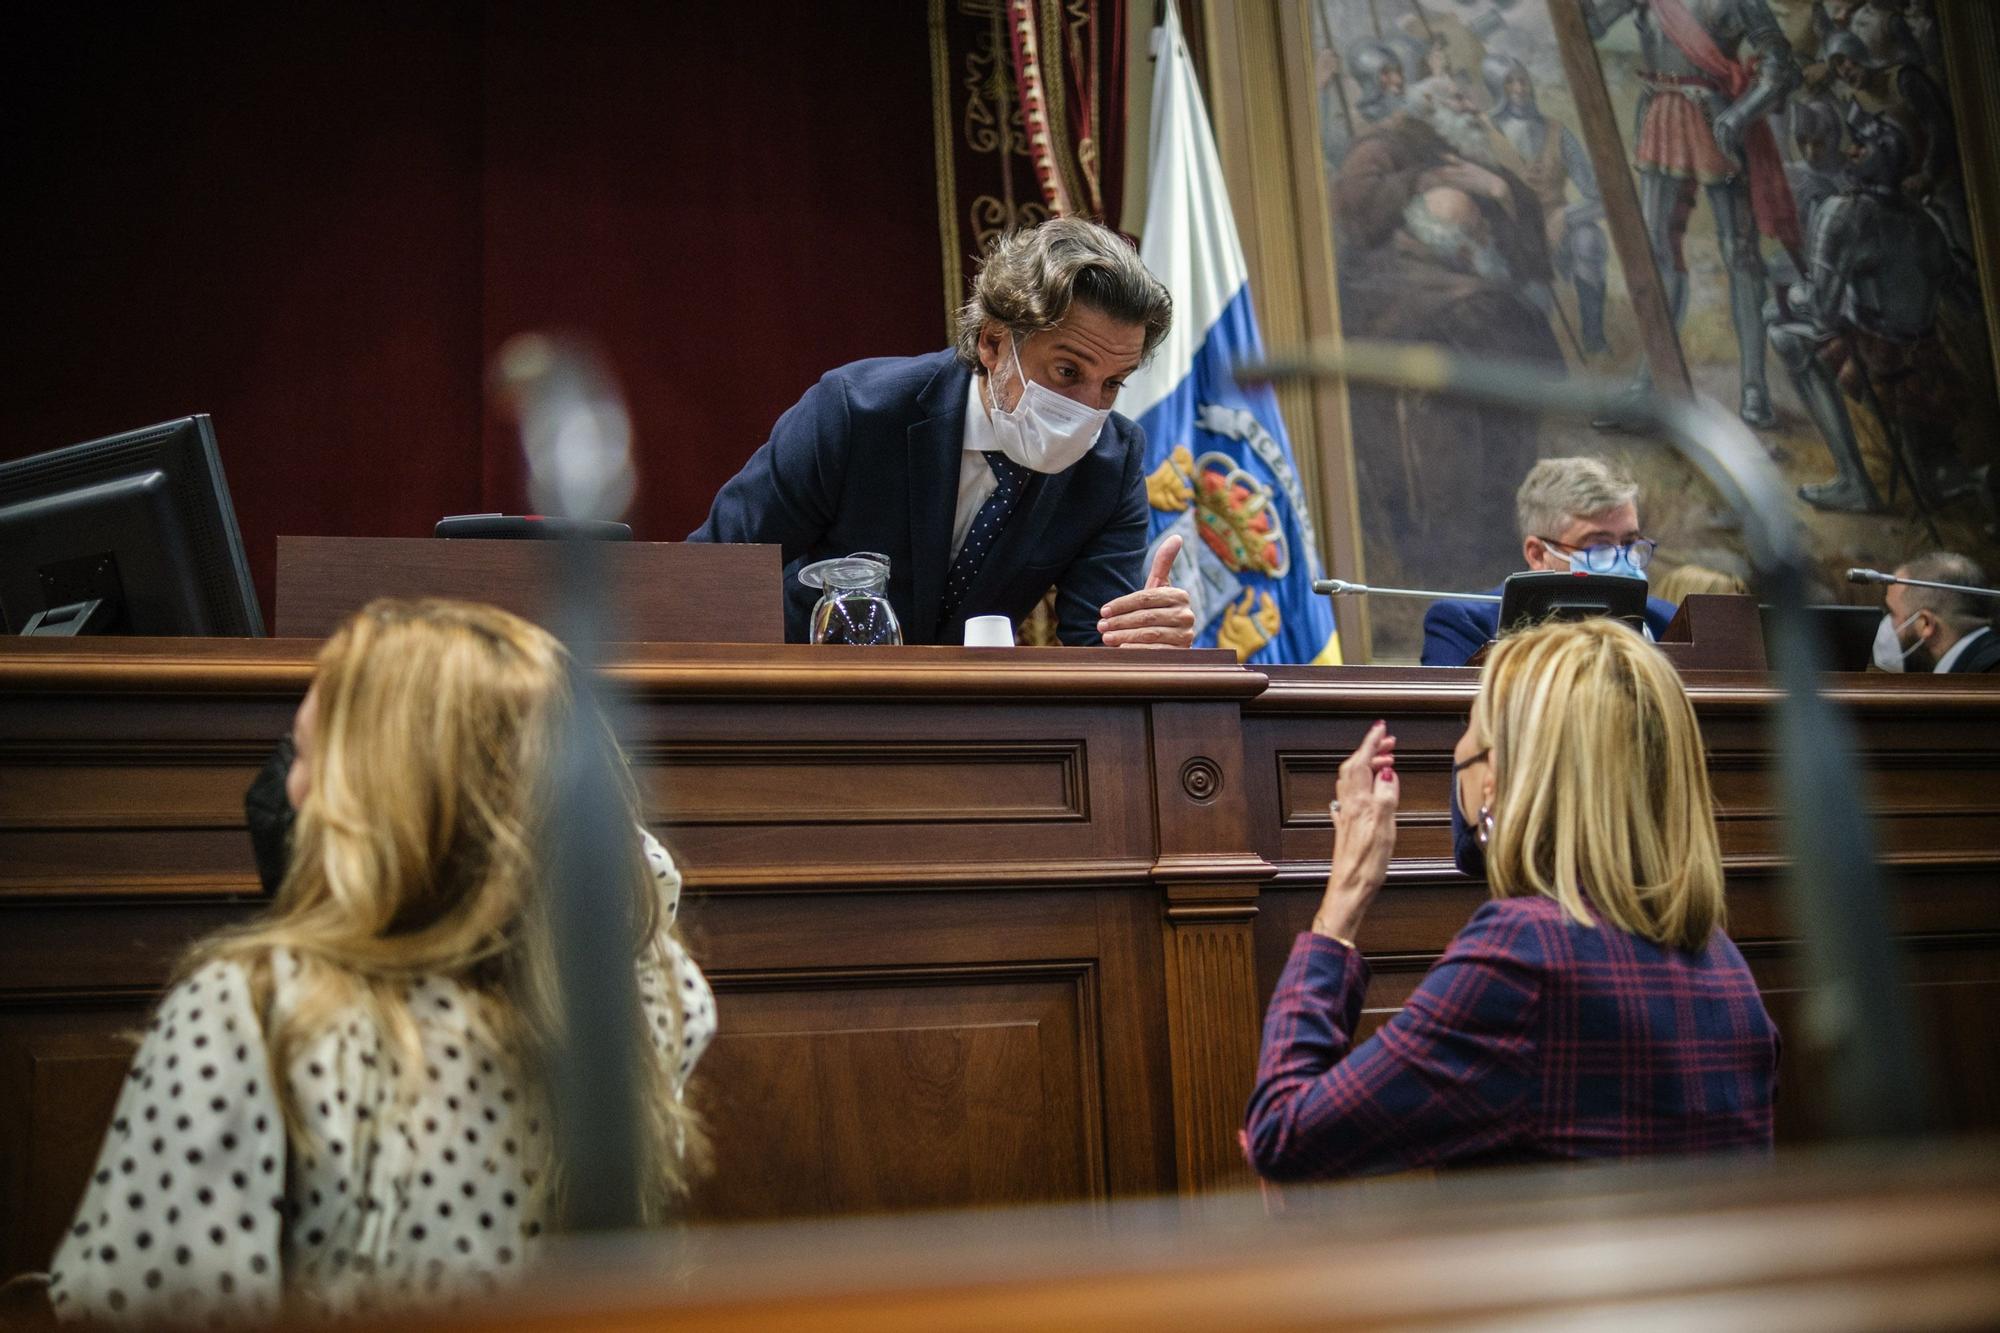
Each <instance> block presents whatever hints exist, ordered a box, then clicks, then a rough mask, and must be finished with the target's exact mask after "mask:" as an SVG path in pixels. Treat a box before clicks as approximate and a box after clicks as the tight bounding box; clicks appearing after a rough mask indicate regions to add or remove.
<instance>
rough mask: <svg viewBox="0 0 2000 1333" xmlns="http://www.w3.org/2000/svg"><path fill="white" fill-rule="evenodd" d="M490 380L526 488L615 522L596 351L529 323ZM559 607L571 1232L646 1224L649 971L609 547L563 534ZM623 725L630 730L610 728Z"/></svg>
mask: <svg viewBox="0 0 2000 1333" xmlns="http://www.w3.org/2000/svg"><path fill="white" fill-rule="evenodd" d="M494 388H495V390H496V392H497V393H499V394H500V395H502V396H504V398H505V399H506V400H507V402H508V406H510V407H511V408H512V409H513V411H514V414H515V416H516V418H517V420H518V421H519V423H520V427H521V438H522V445H523V447H524V449H525V451H526V454H527V458H528V472H529V477H528V485H529V497H530V499H531V501H532V503H533V504H534V506H535V508H536V509H537V510H538V511H539V512H541V513H544V514H551V515H558V516H560V517H563V518H584V519H616V518H619V517H621V516H622V515H623V514H624V512H625V509H626V506H627V505H629V504H630V503H631V498H632V492H633V476H632V465H631V436H632V431H631V423H630V420H629V418H628V417H627V416H626V413H625V408H624V404H623V402H622V400H621V399H620V397H619V394H618V390H617V387H616V385H615V384H614V382H613V380H612V378H611V375H610V373H609V372H608V371H607V370H606V369H605V367H604V366H603V364H602V362H601V361H600V360H599V359H598V358H597V356H596V355H595V354H594V353H593V352H592V351H591V350H590V349H589V348H587V347H585V346H583V345H581V344H578V343H574V342H568V341H560V340H557V339H553V338H549V337H545V336H542V335H538V334H523V335H521V336H518V337H515V338H513V339H510V340H509V341H508V342H507V343H506V344H505V345H504V346H503V347H501V349H500V351H499V353H498V355H497V357H496V359H495V367H494ZM548 545H549V546H550V547H552V548H555V549H553V550H552V555H553V557H554V560H555V576H556V586H557V589H558V595H559V605H560V608H561V610H560V611H559V613H558V614H557V615H556V616H555V617H553V618H552V619H553V620H554V621H555V623H554V624H552V625H551V626H550V627H549V628H550V629H552V630H553V631H554V632H555V634H556V636H557V637H558V638H560V639H561V640H562V641H563V643H564V644H565V645H566V646H567V647H568V649H569V656H570V668H569V669H570V682H569V684H570V691H571V697H572V699H573V701H574V711H573V713H572V714H571V716H570V718H569V721H568V725H567V727H566V728H565V730H564V734H563V735H562V737H561V738H560V741H559V742H558V746H557V752H556V755H555V757H554V767H555V776H554V782H553V784H552V790H553V791H554V793H555V797H554V799H555V809H554V810H552V811H550V812H549V822H548V835H549V836H548V841H547V843H546V844H545V845H544V847H543V848H542V849H541V850H542V853H543V856H544V858H545V862H546V864H547V867H548V882H547V883H546V885H544V891H545V892H547V893H548V894H549V895H550V899H549V916H548V920H549V929H550V933H551V935H552V937H553V938H552V941H551V942H552V945H553V949H554V954H555V961H556V976H557V989H558V993H559V995H560V997H561V999H560V1003H561V1005H562V1020H563V1035H562V1038H561V1040H560V1042H559V1043H558V1046H557V1049H556V1052H555V1059H554V1062H553V1063H554V1067H553V1068H552V1069H551V1070H549V1071H548V1074H549V1079H550V1091H551V1096H552V1099H553V1102H554V1106H555V1112H556V1115H555V1119H556V1126H555V1128H556V1151H557V1154H558V1158H557V1160H558V1162H559V1164H560V1166H561V1172H562V1174H561V1179H562V1181H563V1208H562V1215H561V1224H562V1226H563V1227H564V1228H566V1229H568V1230H571V1231H603V1230H615V1229H623V1228H629V1227H634V1226H637V1225H638V1224H639V1222H640V1218H641V1185H642V1182H641V1176H640V1172H641V1161H642V1154H641V1153H640V1151H639V1120H638V1109H639V1108H638V1100H637V1099H638V1096H639V1082H638V1073H639V1071H638V1070H637V1069H636V1068H635V1066H634V1063H633V1061H634V1052H635V1051H637V1050H638V1049H639V1038H640V1015H639V996H638V979H637V975H636V973H635V971H634V968H633V961H634V949H633V940H632V920H633V918H632V904H631V899H630V894H629V893H628V892H627V891H626V890H625V889H624V888H623V887H622V886H623V885H624V884H625V883H626V876H627V875H628V874H629V873H630V872H629V866H630V864H631V854H632V852H631V841H632V839H633V838H635V837H636V836H637V830H635V829H633V828H632V827H631V825H630V824H629V823H628V822H627V821H626V820H625V818H624V802H623V800H622V799H621V796H620V791H619V782H618V777H617V774H616V773H615V772H613V771H612V769H611V767H610V764H611V762H612V761H613V756H612V755H610V754H608V753H607V752H606V750H605V747H604V745H603V744H602V741H601V737H602V736H603V734H604V728H606V727H607V726H609V725H610V722H611V717H612V714H611V709H612V707H613V705H612V703H611V701H610V700H609V699H608V698H607V697H606V696H605V694H604V692H603V690H602V688H601V686H600V685H599V682H598V672H597V667H598V652H599V645H600V644H602V643H604V642H605V641H606V640H607V639H608V638H610V637H612V635H611V634H610V630H611V629H612V626H613V623H614V615H615V608H614V607H612V606H611V605H610V604H609V602H608V599H606V597H605V596H604V588H605V578H604V570H603V564H604V562H603V559H602V554H601V552H602V547H601V545H600V543H598V542H595V541H592V540H589V539H587V538H577V537H571V538H567V539H564V540H562V541H559V542H551V543H548ZM611 732H612V734H614V735H615V734H617V733H618V729H617V728H616V727H615V726H614V727H611Z"/></svg>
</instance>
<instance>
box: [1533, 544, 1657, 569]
mask: <svg viewBox="0 0 2000 1333" xmlns="http://www.w3.org/2000/svg"><path fill="white" fill-rule="evenodd" d="M1542 541H1544V542H1545V543H1547V544H1548V545H1550V546H1553V547H1555V548H1556V549H1557V550H1558V551H1561V552H1562V553H1563V554H1564V555H1566V556H1568V557H1569V560H1570V563H1571V564H1573V565H1577V566H1580V567H1581V568H1583V569H1584V570H1586V571H1587V572H1589V573H1592V574H1609V573H1610V572H1611V571H1612V570H1614V569H1616V568H1617V567H1618V558H1619V557H1620V556H1623V557H1625V562H1626V563H1627V564H1629V565H1631V566H1632V568H1634V569H1644V568H1645V567H1646V566H1647V565H1650V564H1652V563H1653V550H1654V548H1655V547H1657V546H1658V545H1659V543H1658V542H1656V541H1653V540H1651V539H1650V538H1646V537H1641V538H1639V539H1638V540H1636V541H1630V542H1625V543H1624V544H1622V545H1621V544H1619V543H1617V542H1605V543H1603V544H1602V545H1598V546H1571V545H1570V544H1569V543H1568V542H1559V541H1557V540H1556V539H1555V538H1553V537H1544V538H1542Z"/></svg>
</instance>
